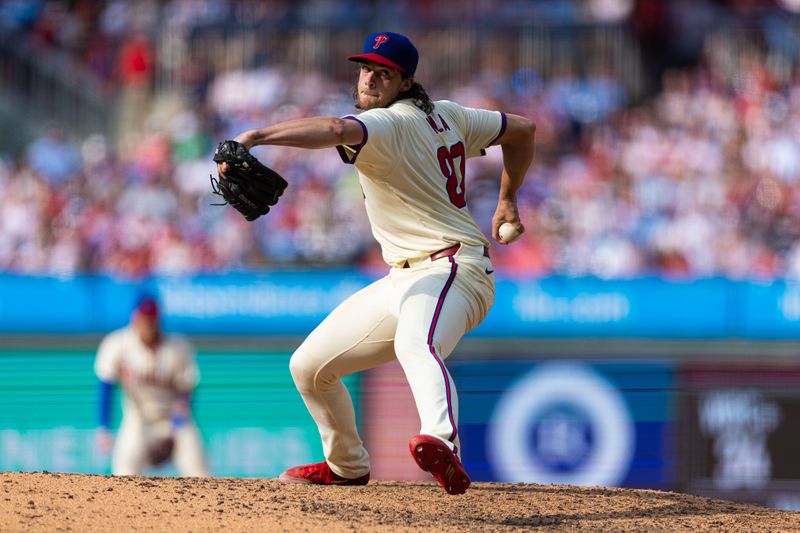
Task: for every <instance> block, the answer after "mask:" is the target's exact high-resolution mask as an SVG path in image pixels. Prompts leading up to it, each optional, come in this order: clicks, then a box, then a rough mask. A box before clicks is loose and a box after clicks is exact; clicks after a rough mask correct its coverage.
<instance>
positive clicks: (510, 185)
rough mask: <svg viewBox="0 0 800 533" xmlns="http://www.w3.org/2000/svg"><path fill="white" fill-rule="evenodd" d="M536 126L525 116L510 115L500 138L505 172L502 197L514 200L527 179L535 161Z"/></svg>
mask: <svg viewBox="0 0 800 533" xmlns="http://www.w3.org/2000/svg"><path fill="white" fill-rule="evenodd" d="M535 132H536V126H535V125H534V124H533V122H531V121H530V120H528V119H527V118H525V117H521V116H519V115H508V126H507V128H506V132H505V133H504V134H503V136H502V137H500V139H499V140H498V144H500V146H501V147H502V149H503V174H502V176H501V177H500V194H499V197H500V198H501V199H509V200H512V199H514V198H515V197H516V194H517V191H518V190H519V188H520V187H521V186H522V182H523V181H525V175H526V174H527V173H528V168H530V166H531V163H532V162H533V153H534V148H533V143H534V135H535Z"/></svg>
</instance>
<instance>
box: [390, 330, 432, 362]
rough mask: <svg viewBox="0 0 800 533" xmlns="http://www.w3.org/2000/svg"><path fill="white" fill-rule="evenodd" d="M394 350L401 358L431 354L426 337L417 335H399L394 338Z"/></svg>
mask: <svg viewBox="0 0 800 533" xmlns="http://www.w3.org/2000/svg"><path fill="white" fill-rule="evenodd" d="M394 352H395V354H397V358H398V359H400V360H403V359H409V358H414V357H420V356H421V357H426V356H429V355H430V347H429V346H428V343H427V342H426V340H425V339H420V338H416V337H408V336H406V337H402V338H401V337H397V338H395V340H394Z"/></svg>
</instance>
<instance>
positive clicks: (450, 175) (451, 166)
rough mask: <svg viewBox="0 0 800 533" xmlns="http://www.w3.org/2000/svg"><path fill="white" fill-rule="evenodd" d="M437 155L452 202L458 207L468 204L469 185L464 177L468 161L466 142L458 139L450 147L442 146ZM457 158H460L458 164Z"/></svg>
mask: <svg viewBox="0 0 800 533" xmlns="http://www.w3.org/2000/svg"><path fill="white" fill-rule="evenodd" d="M436 157H437V158H438V159H439V168H441V169H442V174H444V177H445V178H447V183H446V185H447V195H448V196H449V197H450V203H452V204H453V205H454V206H456V207H458V208H462V207H464V206H465V205H467V199H466V197H465V196H464V195H465V193H466V187H467V183H466V180H465V177H464V169H465V166H466V161H467V157H466V155H465V152H464V143H462V142H461V141H458V142H457V143H456V144H454V145H453V146H451V147H450V148H449V149H448V148H447V147H446V146H440V147H439V150H437V152H436ZM456 158H458V165H456V161H455V160H456Z"/></svg>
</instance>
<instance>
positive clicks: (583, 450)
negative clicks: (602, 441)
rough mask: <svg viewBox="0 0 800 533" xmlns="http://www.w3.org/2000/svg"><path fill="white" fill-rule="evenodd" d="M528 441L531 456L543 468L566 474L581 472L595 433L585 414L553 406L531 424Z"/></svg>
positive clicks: (568, 406)
mask: <svg viewBox="0 0 800 533" xmlns="http://www.w3.org/2000/svg"><path fill="white" fill-rule="evenodd" d="M528 439H529V446H530V450H531V453H532V454H533V455H534V456H536V457H538V459H539V461H540V462H541V464H542V466H543V467H544V468H547V469H549V470H551V471H553V472H569V471H572V470H575V469H578V468H581V467H582V465H583V464H584V463H585V462H586V461H587V459H588V458H589V456H590V455H591V451H592V449H593V447H594V430H593V428H592V421H591V418H590V416H589V414H588V413H587V412H586V411H585V410H583V409H581V408H580V407H578V406H576V405H572V404H569V403H554V404H553V405H552V406H550V407H549V408H546V409H543V410H542V412H541V413H540V414H539V416H537V417H536V418H535V419H534V420H533V421H532V423H531V425H530V431H529V435H528Z"/></svg>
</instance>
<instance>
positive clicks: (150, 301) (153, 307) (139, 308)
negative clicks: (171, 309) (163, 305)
mask: <svg viewBox="0 0 800 533" xmlns="http://www.w3.org/2000/svg"><path fill="white" fill-rule="evenodd" d="M134 312H135V313H136V314H138V315H143V316H146V317H150V318H158V301H157V300H156V299H155V298H154V297H152V296H150V295H144V296H142V297H141V298H140V299H139V301H138V303H137V304H136V308H135V309H134Z"/></svg>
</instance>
